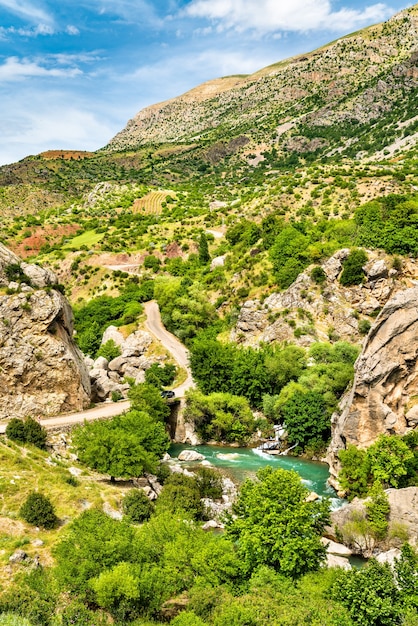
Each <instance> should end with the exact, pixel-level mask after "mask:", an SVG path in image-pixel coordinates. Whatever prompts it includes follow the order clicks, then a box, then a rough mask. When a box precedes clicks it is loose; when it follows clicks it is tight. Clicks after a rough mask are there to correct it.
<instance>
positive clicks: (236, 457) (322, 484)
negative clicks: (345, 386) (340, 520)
mask: <svg viewBox="0 0 418 626" xmlns="http://www.w3.org/2000/svg"><path fill="white" fill-rule="evenodd" d="M182 450H196V452H200V454H203V455H204V456H205V458H206V459H207V460H208V461H209V462H210V463H211V464H212V465H214V466H215V467H219V468H222V469H223V470H225V471H226V473H228V474H229V475H230V476H231V478H232V479H234V480H235V481H237V482H238V483H241V482H242V481H243V480H245V479H246V478H248V477H250V478H251V477H253V476H254V475H255V473H256V472H257V470H258V469H260V467H266V466H267V465H271V466H272V467H280V468H282V469H287V470H295V471H296V472H297V473H298V474H299V476H300V477H301V479H302V481H303V483H304V484H305V485H306V487H307V488H308V489H309V490H310V491H315V492H316V493H317V494H318V495H320V496H325V497H328V498H330V500H331V508H333V509H335V508H338V507H339V506H341V505H342V504H343V503H344V500H341V499H340V498H338V497H337V495H336V493H335V491H334V490H333V489H332V487H330V486H329V485H328V484H327V479H328V477H329V472H328V466H327V465H326V464H325V463H317V462H314V461H306V460H305V459H300V458H297V457H292V456H273V455H269V454H266V453H265V452H262V451H261V450H257V449H255V448H229V447H221V446H188V445H183V444H172V445H171V446H170V449H169V451H168V452H169V454H170V456H171V457H173V458H175V457H177V456H178V455H179V454H180V452H181V451H182ZM190 465H193V463H190Z"/></svg>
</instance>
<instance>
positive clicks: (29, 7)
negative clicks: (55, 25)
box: [0, 0, 54, 24]
mask: <svg viewBox="0 0 418 626" xmlns="http://www.w3.org/2000/svg"><path fill="white" fill-rule="evenodd" d="M0 7H4V8H5V9H6V10H8V11H9V12H10V13H13V14H14V15H18V16H19V17H23V18H25V19H27V20H30V21H32V22H41V23H46V24H51V23H52V22H53V21H54V20H53V17H52V15H50V14H49V13H47V12H46V11H44V10H43V9H41V8H40V7H39V2H35V3H31V2H27V1H26V0H0Z"/></svg>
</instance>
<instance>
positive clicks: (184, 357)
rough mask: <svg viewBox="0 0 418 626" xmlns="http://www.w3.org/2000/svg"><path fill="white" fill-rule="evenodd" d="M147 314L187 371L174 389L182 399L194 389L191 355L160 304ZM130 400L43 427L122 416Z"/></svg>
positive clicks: (149, 325)
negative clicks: (162, 313) (172, 330)
mask: <svg viewBox="0 0 418 626" xmlns="http://www.w3.org/2000/svg"><path fill="white" fill-rule="evenodd" d="M144 309H145V314H146V316H147V319H146V322H145V325H146V327H147V329H148V330H149V332H150V333H152V334H153V335H154V337H155V338H156V339H157V340H159V341H161V343H162V345H163V346H164V348H166V349H167V350H168V351H169V352H170V353H171V354H172V355H173V357H174V359H175V360H176V361H177V363H178V364H179V365H180V367H183V368H184V369H185V370H186V371H187V379H186V380H185V382H184V383H182V384H181V385H179V386H178V387H176V388H175V389H174V391H175V394H176V398H182V397H183V396H184V393H185V392H186V391H187V389H190V388H191V387H194V382H193V378H192V374H191V371H190V368H189V353H188V351H187V349H186V348H185V347H184V346H183V344H182V343H180V341H179V340H178V339H177V337H175V336H174V335H172V334H171V333H169V332H168V330H166V329H165V328H164V326H163V323H162V321H161V316H160V309H159V308H158V304H157V303H156V302H154V301H151V302H146V303H145V306H144ZM129 406H130V403H129V400H125V401H124V402H104V403H103V404H100V405H98V406H96V407H94V408H93V409H87V410H86V411H80V412H79V413H67V414H65V415H57V416H56V417H50V418H46V419H43V420H41V424H42V426H45V428H56V427H58V426H71V425H73V424H82V423H83V422H84V420H87V421H92V420H97V419H104V418H107V417H114V416H115V415H120V414H121V413H123V412H124V411H127V410H128V409H129ZM6 426H7V422H4V423H2V424H0V434H4V433H5V431H6Z"/></svg>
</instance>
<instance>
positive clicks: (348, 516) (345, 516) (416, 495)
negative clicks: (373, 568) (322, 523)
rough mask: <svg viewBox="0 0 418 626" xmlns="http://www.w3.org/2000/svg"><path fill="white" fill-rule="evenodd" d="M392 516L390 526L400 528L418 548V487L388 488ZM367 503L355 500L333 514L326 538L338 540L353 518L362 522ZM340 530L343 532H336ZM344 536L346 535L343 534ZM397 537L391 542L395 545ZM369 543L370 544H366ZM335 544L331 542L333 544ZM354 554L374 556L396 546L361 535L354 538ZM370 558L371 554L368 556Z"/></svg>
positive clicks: (390, 514) (390, 515)
mask: <svg viewBox="0 0 418 626" xmlns="http://www.w3.org/2000/svg"><path fill="white" fill-rule="evenodd" d="M385 493H386V494H387V497H388V501H389V506H390V513H389V527H399V526H401V527H402V528H403V529H404V531H405V532H406V533H407V535H408V541H409V542H410V543H411V544H413V545H416V543H417V537H418V487H406V488H405V489H386V492H385ZM365 502H366V500H361V499H359V498H354V500H353V501H352V502H350V503H349V504H347V505H345V506H343V507H342V508H340V509H337V510H336V511H332V513H331V525H330V526H329V527H328V528H327V529H326V536H327V538H328V540H329V539H331V540H335V541H338V539H337V535H338V534H340V535H341V531H344V525H345V524H347V523H349V522H350V521H351V520H352V519H361V518H365V516H366V507H365ZM337 529H339V531H340V533H338V532H337ZM349 534H350V535H352V531H350V533H349ZM343 536H344V532H343ZM396 542H397V540H396V538H394V539H393V541H392V543H394V544H396ZM368 543H369V545H367V544H368ZM331 545H332V543H331ZM351 547H352V548H353V552H355V553H357V554H362V553H363V554H366V553H367V552H370V550H372V551H374V552H375V553H377V552H380V551H381V550H382V549H384V550H387V549H388V547H393V546H392V545H391V541H390V540H389V543H388V541H387V540H385V542H384V543H383V544H381V545H379V544H378V543H376V542H374V541H370V538H369V542H367V541H366V539H365V537H364V536H362V535H359V536H357V537H355V539H354V543H353V545H352V546H351ZM368 556H370V554H368Z"/></svg>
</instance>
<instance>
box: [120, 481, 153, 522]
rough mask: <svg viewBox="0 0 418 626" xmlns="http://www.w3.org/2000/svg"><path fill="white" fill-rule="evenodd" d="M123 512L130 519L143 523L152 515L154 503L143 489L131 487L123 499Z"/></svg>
mask: <svg viewBox="0 0 418 626" xmlns="http://www.w3.org/2000/svg"><path fill="white" fill-rule="evenodd" d="M122 506H123V513H124V515H126V516H127V518H128V519H129V521H131V522H134V523H142V522H145V521H146V520H147V519H149V518H150V517H151V514H152V512H153V510H154V505H153V503H152V502H151V501H150V500H149V498H148V497H147V496H146V494H145V493H144V491H142V489H131V490H130V491H128V493H127V494H126V496H125V497H124V499H123V503H122Z"/></svg>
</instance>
